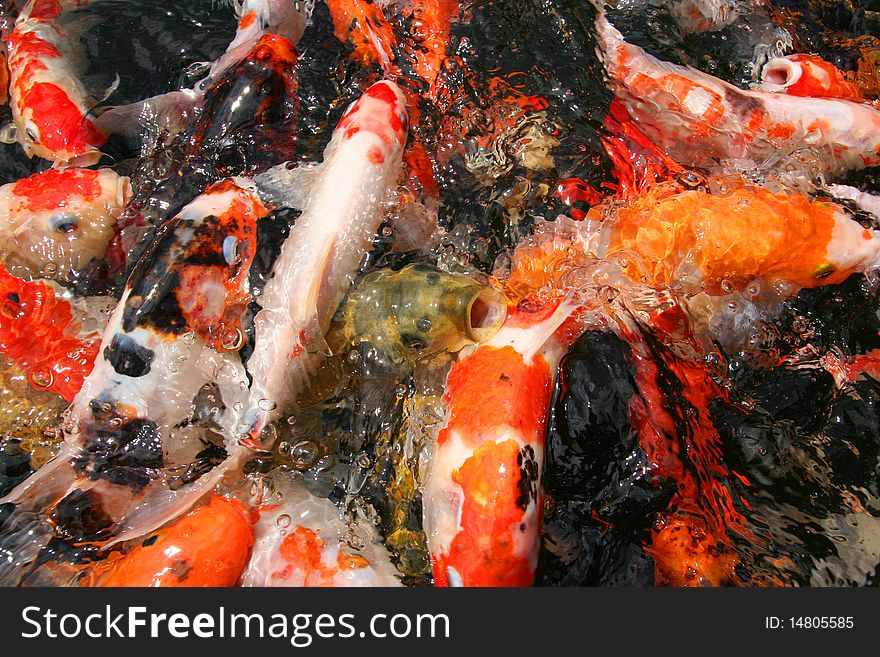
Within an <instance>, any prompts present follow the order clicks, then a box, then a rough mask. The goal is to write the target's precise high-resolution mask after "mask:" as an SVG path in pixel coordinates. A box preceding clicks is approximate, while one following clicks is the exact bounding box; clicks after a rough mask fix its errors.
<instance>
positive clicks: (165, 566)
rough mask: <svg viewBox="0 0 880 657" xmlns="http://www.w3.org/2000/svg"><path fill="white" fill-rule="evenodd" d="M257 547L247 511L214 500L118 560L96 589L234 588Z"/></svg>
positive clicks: (222, 499) (217, 498)
mask: <svg viewBox="0 0 880 657" xmlns="http://www.w3.org/2000/svg"><path fill="white" fill-rule="evenodd" d="M253 544H254V532H253V527H252V526H251V523H250V520H249V514H248V511H247V509H246V508H245V506H244V505H243V504H242V503H241V502H239V501H237V500H231V499H227V498H225V497H221V496H219V495H212V496H211V501H210V502H209V503H208V504H207V505H206V506H203V507H200V508H198V509H196V510H194V511H190V512H189V513H188V514H186V515H185V516H183V517H182V518H181V519H180V520H177V521H175V522H174V523H172V524H170V525H168V526H167V527H164V528H162V529H160V530H159V531H157V532H155V533H153V534H151V535H150V536H149V537H148V538H147V539H145V540H144V541H143V542H142V543H141V544H140V545H138V546H137V547H136V548H134V549H133V550H132V551H131V552H129V553H128V554H126V555H125V556H123V557H122V558H121V559H119V560H118V561H115V562H114V563H113V565H112V566H111V568H110V570H109V572H108V573H107V574H106V575H104V576H103V577H101V578H99V579H98V582H97V584H96V585H97V586H151V587H159V586H164V587H204V586H224V587H225V586H234V585H235V584H236V583H237V582H238V578H239V577H240V576H241V573H242V572H243V571H244V567H245V566H246V565H247V561H248V559H249V558H250V552H251V546H252V545H253Z"/></svg>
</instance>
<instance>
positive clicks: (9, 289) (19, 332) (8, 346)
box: [0, 263, 100, 401]
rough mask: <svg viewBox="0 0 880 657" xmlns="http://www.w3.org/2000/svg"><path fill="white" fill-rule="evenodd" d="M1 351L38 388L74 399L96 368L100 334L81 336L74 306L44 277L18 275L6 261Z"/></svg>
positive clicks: (0, 281)
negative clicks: (26, 278)
mask: <svg viewBox="0 0 880 657" xmlns="http://www.w3.org/2000/svg"><path fill="white" fill-rule="evenodd" d="M0 300H2V307H0V352H2V353H3V354H5V355H6V357H7V358H9V359H10V360H13V361H14V362H15V363H17V364H18V365H19V366H20V367H21V368H22V369H23V370H25V372H27V377H28V382H29V383H30V384H31V386H32V387H33V388H34V389H36V390H48V391H49V392H54V393H56V394H58V395H61V396H62V397H63V398H64V399H65V400H67V401H73V398H74V396H75V395H76V393H78V392H79V390H80V388H82V384H83V381H84V380H85V378H86V376H88V374H89V373H90V372H91V371H92V367H93V365H94V362H95V358H96V356H97V354H98V346H99V344H100V337H99V336H98V335H97V334H92V335H87V336H84V337H83V336H80V327H79V322H78V321H77V320H76V319H75V317H74V314H73V311H72V310H71V308H70V305H69V304H68V303H67V302H66V301H64V300H63V299H59V298H58V297H57V296H56V295H55V290H53V289H52V288H51V287H50V286H49V285H47V284H46V283H43V282H41V281H34V282H26V281H23V280H22V279H20V278H17V277H15V276H12V275H11V274H10V273H9V272H7V271H6V267H5V266H4V265H3V264H2V263H0Z"/></svg>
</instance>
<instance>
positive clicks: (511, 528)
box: [422, 298, 579, 586]
mask: <svg viewBox="0 0 880 657" xmlns="http://www.w3.org/2000/svg"><path fill="white" fill-rule="evenodd" d="M578 308H579V304H578V303H576V302H574V301H573V300H571V299H569V298H565V299H562V300H560V299H559V298H555V299H554V298H550V299H548V300H547V301H542V300H541V299H540V298H526V299H523V300H522V301H521V302H520V303H519V304H517V306H516V307H515V308H514V309H513V310H512V311H511V312H510V314H509V315H508V318H507V321H506V322H505V323H504V325H503V326H502V327H501V330H500V331H499V332H498V333H497V334H496V335H495V336H494V337H493V338H492V339H491V340H488V341H487V342H484V343H482V344H481V345H479V346H477V348H476V349H475V350H474V351H472V352H471V353H469V354H465V355H462V356H461V357H460V358H459V360H458V361H457V362H456V363H455V364H453V366H452V369H451V370H450V372H449V376H448V378H447V382H446V392H445V393H444V395H443V399H444V401H445V402H446V404H447V408H448V412H447V420H446V422H445V424H444V426H443V428H442V429H441V431H440V433H439V436H438V438H437V443H436V445H435V446H434V450H433V454H432V457H431V466H430V473H429V476H428V479H427V481H426V482H425V487H424V492H423V496H422V503H423V508H424V517H423V519H424V525H425V531H426V534H427V538H428V547H429V548H430V551H431V557H432V562H433V571H434V583H435V585H437V586H528V585H530V584H531V583H532V580H533V579H534V575H535V568H536V566H537V560H538V550H539V547H540V540H539V539H540V528H541V519H542V515H543V504H542V501H541V474H542V470H543V467H544V445H545V435H544V434H545V432H544V428H545V424H546V422H547V417H548V413H549V410H550V402H551V398H552V395H553V386H554V381H555V378H556V371H557V368H558V366H559V362H560V360H561V359H562V356H563V355H564V354H565V351H566V349H567V348H568V346H569V345H570V344H571V342H572V341H573V340H574V339H575V338H576V337H577V335H578V334H579V331H577V330H574V331H572V328H571V325H570V324H566V322H568V321H569V319H570V318H571V317H572V315H573V314H574V313H575V312H576V311H577V310H578Z"/></svg>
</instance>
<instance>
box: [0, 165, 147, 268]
mask: <svg viewBox="0 0 880 657" xmlns="http://www.w3.org/2000/svg"><path fill="white" fill-rule="evenodd" d="M131 196H132V191H131V186H130V184H129V179H128V178H127V177H126V176H120V175H118V174H117V173H116V172H115V171H113V170H112V169H99V170H93V169H82V168H78V167H70V168H67V169H63V170H58V169H50V170H48V171H44V172H43V173H35V174H34V175H32V176H29V177H27V178H22V179H21V180H19V181H17V182H14V183H8V184H6V185H3V186H2V187H0V237H2V242H3V244H2V246H0V259H4V258H5V260H6V264H7V266H8V267H9V269H10V271H12V272H13V273H16V274H22V275H30V276H38V275H50V276H52V277H56V278H63V277H66V276H68V275H69V274H70V273H71V272H73V271H76V270H81V269H83V268H84V267H85V266H86V265H88V264H89V263H90V262H92V261H98V260H101V259H102V258H103V257H104V254H105V252H106V250H107V245H108V244H109V243H110V240H111V239H112V238H113V235H114V231H113V227H114V224H115V223H116V220H117V219H118V218H119V216H120V215H121V214H122V211H123V210H124V209H125V207H126V205H127V204H128V202H129V200H130V199H131Z"/></svg>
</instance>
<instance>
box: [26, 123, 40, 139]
mask: <svg viewBox="0 0 880 657" xmlns="http://www.w3.org/2000/svg"><path fill="white" fill-rule="evenodd" d="M24 134H25V136H26V137H27V138H28V141H32V142H34V143H37V142H38V141H39V140H40V135H39V134H38V133H37V126H35V125H34V124H33V123H30V122H28V123H27V125H25V126H24Z"/></svg>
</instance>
